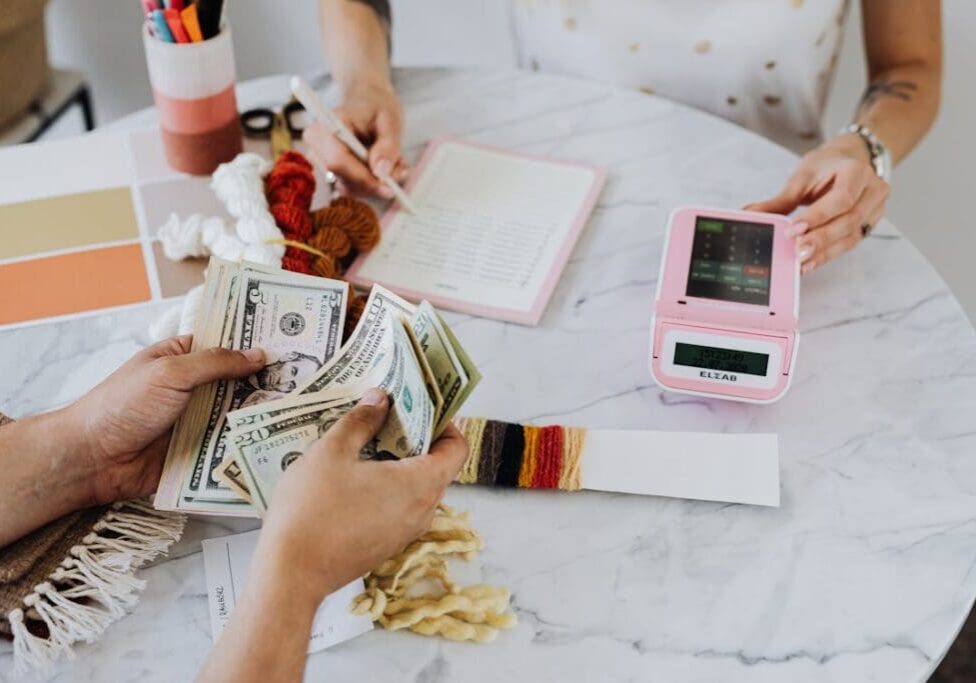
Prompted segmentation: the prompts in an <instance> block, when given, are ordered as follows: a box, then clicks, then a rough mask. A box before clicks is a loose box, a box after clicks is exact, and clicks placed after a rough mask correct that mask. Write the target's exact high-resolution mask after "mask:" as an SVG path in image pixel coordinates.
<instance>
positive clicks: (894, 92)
mask: <svg viewBox="0 0 976 683" xmlns="http://www.w3.org/2000/svg"><path fill="white" fill-rule="evenodd" d="M917 90H918V85H917V84H916V83H912V82H911V81H878V82H876V83H872V84H871V85H869V86H868V89H867V90H865V91H864V97H862V98H861V106H860V111H864V110H865V109H867V108H868V107H870V106H871V105H873V104H874V103H875V102H877V101H878V100H879V99H881V98H882V97H897V98H898V99H899V100H902V101H903V102H908V101H909V100H911V99H912V96H913V95H914V94H915V92H916V91H917Z"/></svg>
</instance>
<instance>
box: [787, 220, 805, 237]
mask: <svg viewBox="0 0 976 683" xmlns="http://www.w3.org/2000/svg"><path fill="white" fill-rule="evenodd" d="M809 227H810V225H809V224H808V223H807V222H806V221H800V222H799V223H794V224H793V226H792V227H791V228H790V237H799V236H800V235H802V234H803V233H805V232H806V231H807V228H809Z"/></svg>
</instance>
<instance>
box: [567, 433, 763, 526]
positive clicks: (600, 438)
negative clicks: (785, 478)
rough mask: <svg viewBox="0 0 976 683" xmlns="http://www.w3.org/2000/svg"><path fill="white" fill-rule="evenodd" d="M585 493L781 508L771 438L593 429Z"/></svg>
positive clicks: (585, 454)
mask: <svg viewBox="0 0 976 683" xmlns="http://www.w3.org/2000/svg"><path fill="white" fill-rule="evenodd" d="M581 479H582V484H583V488H584V489H591V490H595V491H615V492H619V493H639V494H643V495H650V496H669V497H672V498H692V499H695V500H714V501H722V502H729V503H749V504H752V505H768V506H773V507H778V506H779V446H778V440H777V437H776V435H775V434H708V433H698V432H655V431H621V430H601V429H591V430H589V431H587V434H586V444H585V446H584V449H583V460H582V464H581Z"/></svg>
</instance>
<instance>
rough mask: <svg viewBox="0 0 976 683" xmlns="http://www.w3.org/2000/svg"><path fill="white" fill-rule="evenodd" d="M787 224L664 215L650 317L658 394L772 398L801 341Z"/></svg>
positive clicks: (743, 215)
mask: <svg viewBox="0 0 976 683" xmlns="http://www.w3.org/2000/svg"><path fill="white" fill-rule="evenodd" d="M790 225H791V222H790V220H789V218H787V217H785V216H780V215H776V214H769V213H756V212H752V211H726V210H723V209H702V208H695V207H684V208H680V209H675V210H674V211H673V212H672V213H671V218H670V221H669V225H668V235H667V241H666V243H665V247H664V258H663V261H662V263H661V274H660V278H659V280H658V286H657V297H656V299H655V302H654V317H653V318H652V319H651V375H652V376H653V377H654V379H655V380H656V381H657V383H658V384H660V385H661V386H662V387H663V388H665V389H671V390H673V391H680V392H684V393H688V394H697V395H700V396H710V397H714V398H725V399H731V400H734V401H749V402H752V403H771V402H773V401H776V400H778V399H780V398H781V397H782V396H783V394H785V393H786V390H787V389H788V388H789V386H790V380H791V379H792V377H793V365H794V362H795V361H796V349H797V345H798V344H799V342H800V334H799V332H798V331H797V314H798V308H799V303H800V263H799V259H798V258H797V255H796V249H795V242H794V239H793V238H791V237H788V236H787V233H788V230H787V228H789V227H790Z"/></svg>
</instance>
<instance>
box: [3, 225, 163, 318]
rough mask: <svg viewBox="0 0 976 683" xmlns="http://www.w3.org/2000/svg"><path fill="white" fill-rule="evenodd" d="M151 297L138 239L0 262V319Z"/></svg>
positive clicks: (79, 310) (77, 310)
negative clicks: (89, 248)
mask: <svg viewBox="0 0 976 683" xmlns="http://www.w3.org/2000/svg"><path fill="white" fill-rule="evenodd" d="M150 299H151V293H150V289H149V278H148V275H147V274H146V266H145V263H144V261H143V257H142V247H141V246H140V245H139V244H126V245H123V246H116V247H107V248H105V249H91V250H87V251H81V252H76V253H73V254H63V255H60V256H49V257H46V258H39V259H35V260H31V261H21V262H19V263H9V264H7V265H0V325H5V324H9V323H19V322H25V321H28V320H37V319H39V318H48V317H51V316H56V315H65V314H70V313H82V312H85V311H92V310H96V309H100V308H108V307H110V306H122V305H124V304H134V303H139V302H143V301H149V300H150Z"/></svg>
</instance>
